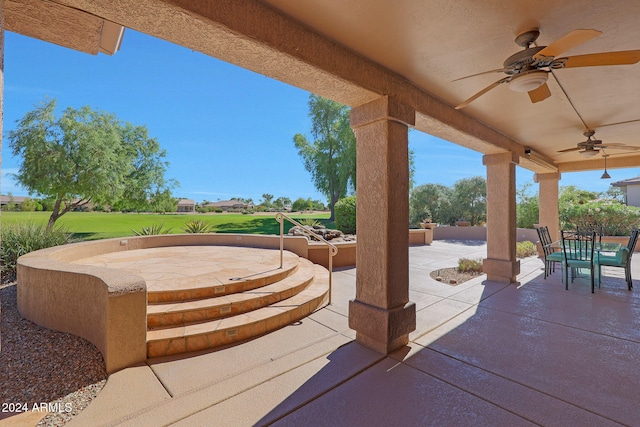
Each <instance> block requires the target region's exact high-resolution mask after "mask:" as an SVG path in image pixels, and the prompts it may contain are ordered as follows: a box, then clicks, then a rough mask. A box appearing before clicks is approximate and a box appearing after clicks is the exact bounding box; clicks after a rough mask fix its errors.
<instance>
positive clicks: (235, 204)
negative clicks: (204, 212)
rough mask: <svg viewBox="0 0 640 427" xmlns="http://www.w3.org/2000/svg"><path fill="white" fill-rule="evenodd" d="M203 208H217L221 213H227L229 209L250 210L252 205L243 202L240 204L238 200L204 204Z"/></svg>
mask: <svg viewBox="0 0 640 427" xmlns="http://www.w3.org/2000/svg"><path fill="white" fill-rule="evenodd" d="M202 206H203V207H205V208H214V209H216V208H218V209H222V210H223V211H228V210H229V209H250V208H252V207H253V205H251V204H249V203H245V202H241V201H240V200H234V199H231V200H220V201H218V202H212V203H206V204H204V205H202Z"/></svg>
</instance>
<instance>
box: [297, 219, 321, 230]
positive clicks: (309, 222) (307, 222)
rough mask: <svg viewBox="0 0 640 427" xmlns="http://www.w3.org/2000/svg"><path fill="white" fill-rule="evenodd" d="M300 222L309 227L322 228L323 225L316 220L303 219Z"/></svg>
mask: <svg viewBox="0 0 640 427" xmlns="http://www.w3.org/2000/svg"><path fill="white" fill-rule="evenodd" d="M298 222H299V223H300V224H302V225H305V226H307V227H313V228H317V227H321V226H322V223H321V222H320V221H318V220H317V219H314V218H302V219H300V220H299V221H298Z"/></svg>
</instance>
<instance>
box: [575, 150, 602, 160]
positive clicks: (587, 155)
mask: <svg viewBox="0 0 640 427" xmlns="http://www.w3.org/2000/svg"><path fill="white" fill-rule="evenodd" d="M598 151H599V150H594V149H593V148H592V149H591V150H589V149H585V150H581V151H580V152H579V153H580V155H581V156H582V157H584V158H585V159H588V158H590V157H593V156H595V155H596V154H598Z"/></svg>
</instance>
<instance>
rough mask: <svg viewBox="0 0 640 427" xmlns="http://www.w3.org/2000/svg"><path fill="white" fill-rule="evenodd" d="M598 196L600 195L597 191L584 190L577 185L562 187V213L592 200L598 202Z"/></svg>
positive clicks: (559, 198) (560, 196) (559, 199)
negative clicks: (570, 207) (573, 206)
mask: <svg viewBox="0 0 640 427" xmlns="http://www.w3.org/2000/svg"><path fill="white" fill-rule="evenodd" d="M598 196H599V194H598V193H597V192H595V191H588V190H583V189H581V188H578V187H576V186H575V185H567V186H563V187H560V195H559V196H558V204H559V207H560V210H561V211H562V210H563V209H565V208H567V207H569V206H570V205H581V204H584V203H587V202H590V201H592V200H596V199H597V198H598Z"/></svg>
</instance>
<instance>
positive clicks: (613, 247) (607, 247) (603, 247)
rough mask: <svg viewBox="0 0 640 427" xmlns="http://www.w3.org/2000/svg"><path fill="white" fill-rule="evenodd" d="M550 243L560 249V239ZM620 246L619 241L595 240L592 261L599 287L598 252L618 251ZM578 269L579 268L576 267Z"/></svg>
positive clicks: (563, 266)
mask: <svg viewBox="0 0 640 427" xmlns="http://www.w3.org/2000/svg"><path fill="white" fill-rule="evenodd" d="M552 245H553V246H554V247H557V248H559V249H562V241H560V240H558V241H556V242H553V243H552ZM621 248H622V244H620V243H615V242H596V243H595V244H594V247H593V251H594V252H595V253H594V254H593V257H594V260H593V263H594V264H595V265H596V268H595V271H596V277H595V280H596V284H597V285H598V287H600V270H601V269H600V264H599V263H598V258H599V257H598V254H600V253H601V252H618V251H619V250H620V249H621ZM564 268H565V265H564V262H563V263H562V283H564ZM578 270H580V269H578Z"/></svg>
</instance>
